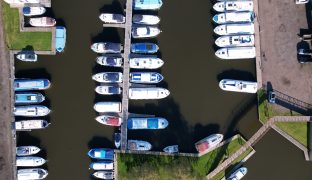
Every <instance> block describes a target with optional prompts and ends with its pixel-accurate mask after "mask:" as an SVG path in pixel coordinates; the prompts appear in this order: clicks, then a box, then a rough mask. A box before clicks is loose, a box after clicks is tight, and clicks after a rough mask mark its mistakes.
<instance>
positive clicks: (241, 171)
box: [226, 167, 247, 180]
mask: <svg viewBox="0 0 312 180" xmlns="http://www.w3.org/2000/svg"><path fill="white" fill-rule="evenodd" d="M246 174H247V168H246V167H240V168H238V169H237V170H236V171H234V173H233V174H231V175H230V177H229V178H226V180H241V179H242V178H243V177H244V176H245V175H246Z"/></svg>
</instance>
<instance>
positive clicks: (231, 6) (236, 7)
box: [213, 0, 253, 12]
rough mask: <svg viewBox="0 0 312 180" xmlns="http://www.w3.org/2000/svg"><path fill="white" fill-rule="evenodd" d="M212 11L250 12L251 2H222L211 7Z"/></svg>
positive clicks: (245, 0) (242, 0) (243, 0)
mask: <svg viewBox="0 0 312 180" xmlns="http://www.w3.org/2000/svg"><path fill="white" fill-rule="evenodd" d="M213 9H214V10H215V11H217V12H225V11H252V10H253V1H248V0H241V1H240V0H237V1H222V2H217V3H215V4H214V5H213Z"/></svg>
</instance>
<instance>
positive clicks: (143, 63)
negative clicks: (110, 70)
mask: <svg viewBox="0 0 312 180" xmlns="http://www.w3.org/2000/svg"><path fill="white" fill-rule="evenodd" d="M163 65H164V61H163V60H161V59H159V58H155V57H142V58H130V61H129V66H130V68H134V69H158V68H160V67H162V66H163Z"/></svg>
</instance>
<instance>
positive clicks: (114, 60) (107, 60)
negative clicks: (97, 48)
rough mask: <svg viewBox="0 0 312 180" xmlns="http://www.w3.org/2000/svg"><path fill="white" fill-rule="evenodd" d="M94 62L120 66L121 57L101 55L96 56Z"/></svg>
mask: <svg viewBox="0 0 312 180" xmlns="http://www.w3.org/2000/svg"><path fill="white" fill-rule="evenodd" d="M96 62H97V63H98V64H100V65H102V66H109V67H121V66H122V57H117V56H115V57H114V56H107V55H103V56H99V57H97V58H96Z"/></svg>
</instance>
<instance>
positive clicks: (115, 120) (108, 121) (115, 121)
mask: <svg viewBox="0 0 312 180" xmlns="http://www.w3.org/2000/svg"><path fill="white" fill-rule="evenodd" d="M95 120H96V121H97V122H99V123H101V124H104V125H108V126H120V125H121V123H122V119H121V118H120V117H116V116H108V115H102V116H98V117H96V118H95Z"/></svg>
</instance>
